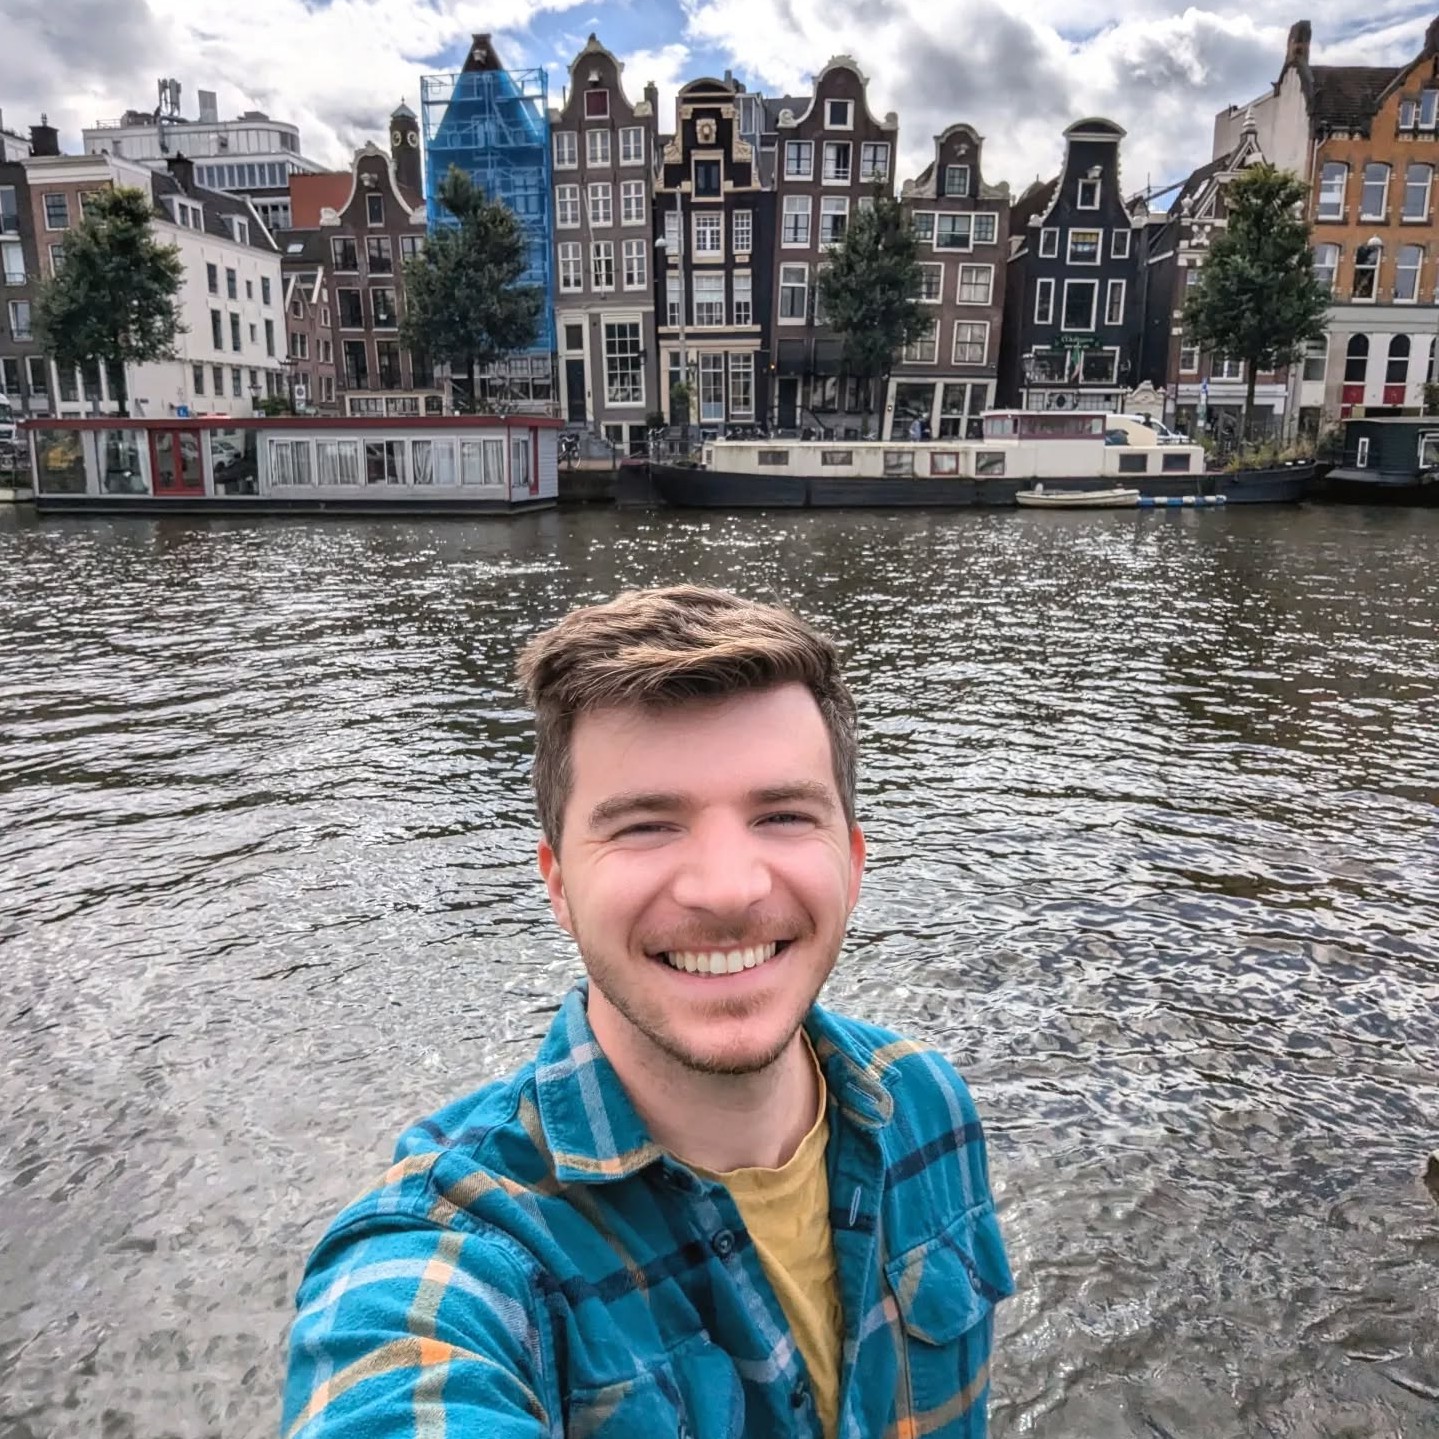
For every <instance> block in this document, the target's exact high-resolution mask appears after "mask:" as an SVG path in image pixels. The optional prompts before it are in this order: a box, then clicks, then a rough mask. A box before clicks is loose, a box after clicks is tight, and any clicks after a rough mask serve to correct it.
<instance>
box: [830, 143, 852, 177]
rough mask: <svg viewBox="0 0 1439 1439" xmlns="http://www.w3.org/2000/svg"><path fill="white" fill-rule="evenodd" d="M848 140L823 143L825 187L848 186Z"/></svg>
mask: <svg viewBox="0 0 1439 1439" xmlns="http://www.w3.org/2000/svg"><path fill="white" fill-rule="evenodd" d="M849 154H850V143H849V141H848V140H826V141H825V142H824V183H825V184H826V185H848V184H849Z"/></svg>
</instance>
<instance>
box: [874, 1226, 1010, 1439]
mask: <svg viewBox="0 0 1439 1439" xmlns="http://www.w3.org/2000/svg"><path fill="white" fill-rule="evenodd" d="M885 1277H886V1279H887V1280H888V1282H889V1287H890V1292H891V1293H892V1294H893V1295H894V1300H895V1304H896V1305H897V1306H898V1309H899V1316H900V1321H901V1323H902V1324H903V1326H904V1332H905V1340H906V1342H905V1346H904V1358H905V1367H906V1370H907V1374H906V1376H905V1377H906V1379H907V1389H908V1398H909V1404H910V1414H911V1416H912V1417H913V1418H915V1419H916V1420H918V1421H920V1423H919V1430H920V1432H923V1433H932V1434H942V1435H945V1436H951V1435H953V1436H960V1435H969V1434H971V1433H973V1434H976V1435H981V1434H983V1433H984V1432H985V1427H984V1421H983V1417H982V1416H983V1413H984V1407H983V1405H982V1404H980V1403H979V1401H981V1400H983V1399H984V1397H985V1391H986V1389H987V1387H988V1384H989V1352H990V1348H991V1345H992V1343H993V1338H994V1306H995V1305H996V1304H997V1303H998V1302H999V1301H1000V1300H1001V1299H1003V1298H1005V1297H1006V1296H1007V1295H1010V1294H1013V1293H1014V1278H1013V1276H1012V1275H1011V1274H1010V1271H1009V1261H1008V1260H1007V1259H1006V1258H1005V1254H1004V1242H1003V1240H1002V1239H1001V1238H1000V1233H999V1222H998V1220H997V1219H996V1218H995V1215H994V1207H993V1205H992V1204H989V1203H985V1204H982V1205H980V1206H978V1207H976V1208H975V1209H973V1210H971V1211H970V1212H969V1213H967V1214H964V1215H961V1216H960V1217H959V1218H958V1219H957V1220H955V1222H954V1223H953V1224H951V1225H950V1226H949V1228H948V1229H946V1230H944V1231H943V1232H942V1233H940V1234H938V1235H936V1236H935V1237H934V1238H933V1239H929V1240H926V1241H925V1242H924V1243H923V1244H919V1245H916V1246H915V1247H914V1248H913V1249H910V1250H907V1251H906V1252H905V1253H903V1254H901V1255H899V1256H898V1257H897V1258H895V1259H892V1260H891V1261H890V1262H889V1263H888V1264H887V1265H886V1266H885ZM977 1405H978V1407H976V1406H977Z"/></svg>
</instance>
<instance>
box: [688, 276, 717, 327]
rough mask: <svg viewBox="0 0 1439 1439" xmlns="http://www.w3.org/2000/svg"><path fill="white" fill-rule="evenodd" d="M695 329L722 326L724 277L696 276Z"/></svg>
mask: <svg viewBox="0 0 1439 1439" xmlns="http://www.w3.org/2000/svg"><path fill="white" fill-rule="evenodd" d="M694 292H695V327H696V328H697V329H698V328H700V327H701V326H705V325H709V326H714V325H723V324H724V276H723V275H696V276H695V277H694Z"/></svg>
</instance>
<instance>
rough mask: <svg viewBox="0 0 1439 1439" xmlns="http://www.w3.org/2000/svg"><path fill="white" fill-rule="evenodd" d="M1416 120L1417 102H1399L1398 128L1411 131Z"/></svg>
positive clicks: (1417, 114)
mask: <svg viewBox="0 0 1439 1439" xmlns="http://www.w3.org/2000/svg"><path fill="white" fill-rule="evenodd" d="M1418 119H1419V102H1418V101H1417V100H1401V101H1400V102H1399V128H1400V129H1401V130H1412V129H1413V128H1414V126H1415V124H1416V123H1417V122H1418Z"/></svg>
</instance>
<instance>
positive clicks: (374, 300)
mask: <svg viewBox="0 0 1439 1439" xmlns="http://www.w3.org/2000/svg"><path fill="white" fill-rule="evenodd" d="M370 308H371V309H372V310H373V312H374V316H375V328H376V329H377V330H393V329H394V328H395V326H396V325H398V324H399V322H400V321H399V317H398V315H396V313H395V292H394V291H393V290H391V289H386V288H379V287H377V288H375V289H373V290H371V291H370Z"/></svg>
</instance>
